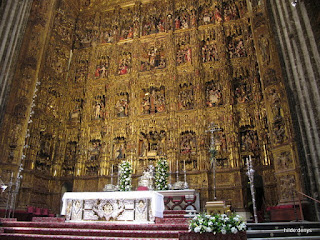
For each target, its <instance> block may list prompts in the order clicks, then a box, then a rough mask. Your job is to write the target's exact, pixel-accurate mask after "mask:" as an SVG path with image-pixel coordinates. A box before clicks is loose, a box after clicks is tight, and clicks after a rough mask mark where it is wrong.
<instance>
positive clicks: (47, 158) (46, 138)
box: [35, 132, 54, 173]
mask: <svg viewBox="0 0 320 240" xmlns="http://www.w3.org/2000/svg"><path fill="white" fill-rule="evenodd" d="M53 140H54V139H53V137H52V135H51V134H48V133H46V132H40V149H39V152H38V154H37V160H36V162H35V168H36V169H37V170H38V171H41V172H47V173H48V172H49V171H50V168H51V165H52V152H53Z"/></svg>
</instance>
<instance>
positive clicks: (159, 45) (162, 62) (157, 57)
mask: <svg viewBox="0 0 320 240" xmlns="http://www.w3.org/2000/svg"><path fill="white" fill-rule="evenodd" d="M141 49H142V53H141V57H140V69H139V70H140V71H141V72H144V71H150V70H153V69H163V68H165V67H166V65H167V59H166V54H165V48H164V43H163V42H160V41H157V42H156V43H155V44H149V43H142V48H141Z"/></svg>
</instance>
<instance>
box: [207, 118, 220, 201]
mask: <svg viewBox="0 0 320 240" xmlns="http://www.w3.org/2000/svg"><path fill="white" fill-rule="evenodd" d="M221 130H222V129H221V128H218V126H217V125H216V124H215V123H213V122H212V123H210V124H209V129H208V130H207V131H206V132H210V133H211V137H210V148H209V153H210V162H211V164H212V173H213V197H214V200H215V201H216V200H217V196H216V154H217V152H216V149H215V142H214V133H215V132H217V131H221Z"/></svg>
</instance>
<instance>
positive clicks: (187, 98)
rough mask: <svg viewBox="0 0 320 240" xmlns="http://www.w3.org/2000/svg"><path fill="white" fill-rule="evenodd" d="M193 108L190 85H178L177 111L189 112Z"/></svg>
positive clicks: (192, 95)
mask: <svg viewBox="0 0 320 240" xmlns="http://www.w3.org/2000/svg"><path fill="white" fill-rule="evenodd" d="M193 107H194V93H193V86H192V84H191V83H190V84H187V83H184V84H180V85H179V93H178V109H179V110H189V109H193Z"/></svg>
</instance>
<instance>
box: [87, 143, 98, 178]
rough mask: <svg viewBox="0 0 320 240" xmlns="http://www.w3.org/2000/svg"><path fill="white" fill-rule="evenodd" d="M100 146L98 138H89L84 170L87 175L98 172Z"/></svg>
mask: <svg viewBox="0 0 320 240" xmlns="http://www.w3.org/2000/svg"><path fill="white" fill-rule="evenodd" d="M101 147H102V145H101V140H100V139H92V140H90V142H89V148H88V158H87V161H86V164H85V171H86V174H87V175H96V174H97V173H98V170H99V160H100V159H99V158H100V151H101Z"/></svg>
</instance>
